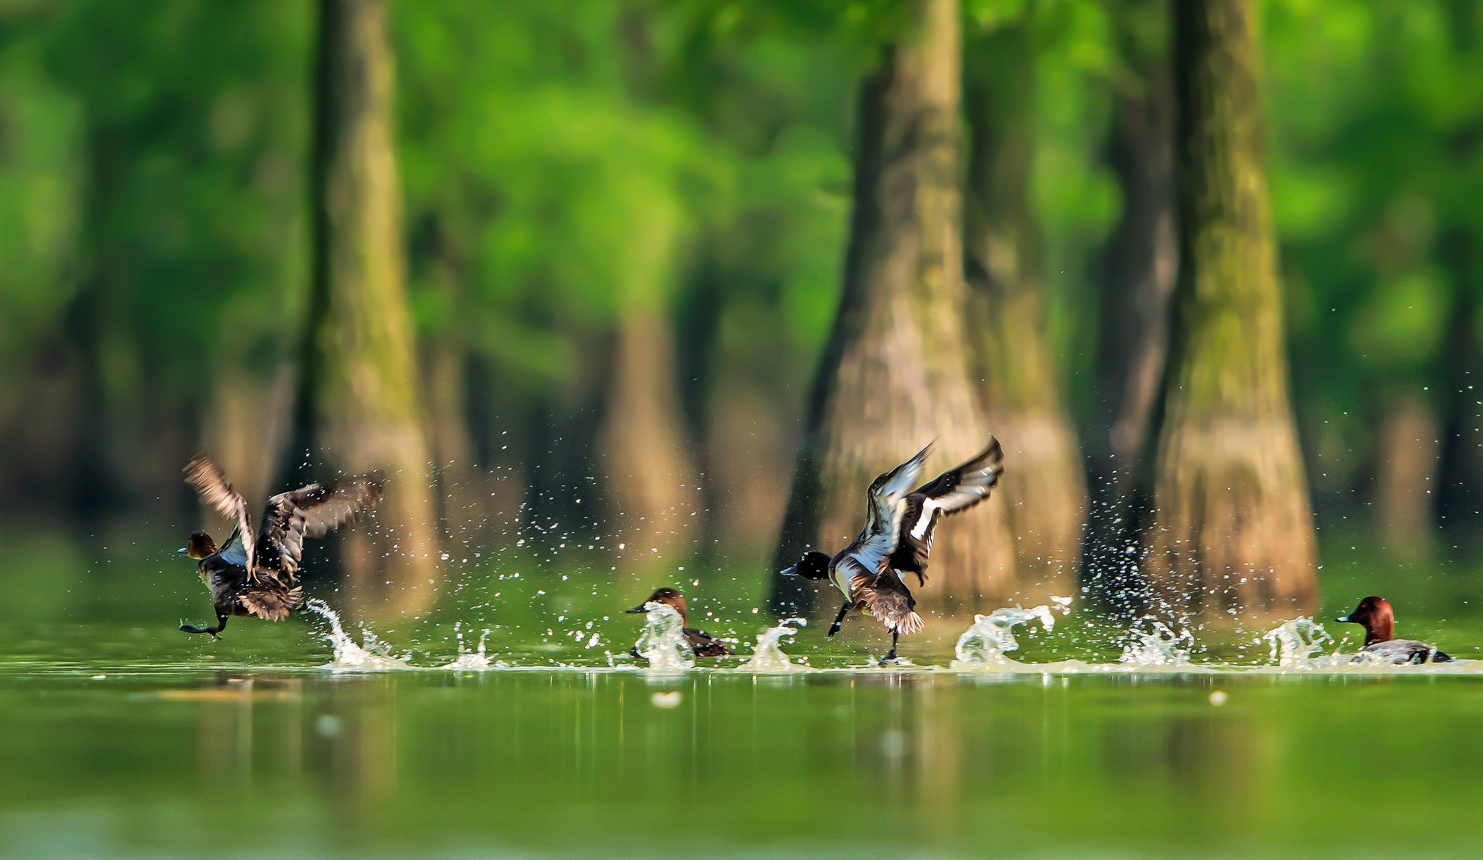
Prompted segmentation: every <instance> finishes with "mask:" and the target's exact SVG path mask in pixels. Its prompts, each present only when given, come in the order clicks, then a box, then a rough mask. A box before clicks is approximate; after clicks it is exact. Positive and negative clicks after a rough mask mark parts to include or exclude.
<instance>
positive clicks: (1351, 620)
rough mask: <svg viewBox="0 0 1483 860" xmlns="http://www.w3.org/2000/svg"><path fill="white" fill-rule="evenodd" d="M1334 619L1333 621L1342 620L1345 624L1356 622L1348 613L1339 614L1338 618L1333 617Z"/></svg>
mask: <svg viewBox="0 0 1483 860" xmlns="http://www.w3.org/2000/svg"><path fill="white" fill-rule="evenodd" d="M1334 620H1335V621H1342V622H1344V623H1345V624H1355V623H1357V622H1355V620H1354V619H1353V618H1350V617H1349V616H1348V615H1340V616H1339V617H1338V618H1335V619H1334Z"/></svg>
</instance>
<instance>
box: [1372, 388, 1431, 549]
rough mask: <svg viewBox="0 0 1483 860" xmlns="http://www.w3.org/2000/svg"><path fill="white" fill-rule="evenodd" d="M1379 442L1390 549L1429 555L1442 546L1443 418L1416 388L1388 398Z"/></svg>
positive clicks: (1381, 499)
mask: <svg viewBox="0 0 1483 860" xmlns="http://www.w3.org/2000/svg"><path fill="white" fill-rule="evenodd" d="M1385 399H1386V402H1387V405H1386V407H1385V412H1384V414H1383V415H1382V416H1381V418H1380V427H1379V433H1378V434H1377V439H1376V443H1377V444H1376V446H1375V525H1376V527H1377V528H1378V531H1379V534H1380V539H1381V542H1382V543H1383V545H1384V546H1385V549H1386V551H1387V552H1389V553H1390V554H1391V555H1393V556H1395V557H1396V558H1399V559H1402V560H1412V561H1415V560H1421V561H1425V560H1427V559H1429V558H1431V557H1432V555H1433V553H1434V552H1435V550H1436V549H1437V543H1436V535H1437V523H1436V517H1435V515H1434V508H1433V504H1434V498H1435V496H1434V492H1433V491H1434V490H1435V489H1436V487H1437V485H1438V483H1439V480H1438V479H1439V478H1440V469H1439V468H1438V467H1439V466H1440V465H1441V457H1440V454H1441V444H1440V436H1441V422H1440V421H1439V420H1438V418H1437V412H1436V410H1435V409H1434V408H1433V407H1432V404H1431V403H1430V402H1428V401H1427V399H1426V398H1425V397H1422V396H1420V395H1418V394H1416V393H1412V392H1397V393H1395V394H1394V395H1393V396H1391V397H1388V398H1385Z"/></svg>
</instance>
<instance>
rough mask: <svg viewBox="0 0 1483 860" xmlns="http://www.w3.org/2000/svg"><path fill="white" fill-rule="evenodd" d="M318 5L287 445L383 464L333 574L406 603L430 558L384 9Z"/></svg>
mask: <svg viewBox="0 0 1483 860" xmlns="http://www.w3.org/2000/svg"><path fill="white" fill-rule="evenodd" d="M319 12H320V30H319V64H318V69H317V72H316V74H317V89H318V105H317V114H316V118H315V152H314V161H313V191H312V193H313V195H314V199H313V207H314V255H315V258H314V280H313V287H312V293H311V296H310V302H309V314H308V323H307V337H306V341H305V346H304V350H303V360H302V364H301V367H300V373H301V375H302V376H301V380H300V384H299V394H298V397H297V403H298V406H297V412H298V418H297V421H296V424H297V431H296V434H297V435H296V437H295V438H296V443H295V445H294V446H293V448H291V449H290V452H289V456H290V457H295V458H297V457H300V456H302V455H303V452H304V450H305V448H308V449H309V450H311V451H313V452H314V453H315V454H317V455H318V456H319V457H322V458H323V459H324V460H326V461H328V462H329V463H330V464H332V465H335V466H338V467H340V468H342V469H344V470H346V471H352V472H358V471H363V470H366V469H371V468H383V469H385V470H386V471H387V473H388V477H389V478H390V483H389V486H388V488H387V494H386V499H385V500H384V501H383V502H382V504H381V506H380V508H379V510H378V511H377V513H376V523H375V527H374V528H373V527H370V526H367V525H365V524H362V525H361V526H358V527H353V528H351V529H349V530H348V533H347V535H346V537H345V540H344V544H343V546H344V549H345V552H344V563H345V571H344V573H345V581H346V584H347V585H348V586H349V595H350V598H351V600H352V602H353V603H355V604H359V605H363V606H368V607H373V608H376V609H391V610H394V611H401V612H404V613H410V612H416V611H419V610H421V609H423V608H426V607H427V606H428V605H430V603H431V602H432V598H433V592H434V588H433V587H434V585H435V581H436V579H437V578H438V576H439V565H438V563H437V550H438V541H437V532H436V512H435V509H434V506H433V505H432V503H431V499H430V498H429V496H430V493H429V489H430V488H429V482H430V477H429V474H428V463H429V445H428V441H427V438H426V434H425V430H424V426H423V424H424V418H423V405H422V403H421V401H420V398H419V386H420V383H419V380H418V368H417V359H416V348H415V344H414V337H413V332H412V325H411V319H410V317H409V315H408V311H407V296H406V285H405V266H406V261H405V257H404V251H403V235H402V220H401V209H400V206H401V192H400V188H399V184H398V182H399V180H398V175H397V164H396V153H395V150H394V148H393V144H392V101H391V100H392V80H393V79H392V55H391V47H390V45H389V43H388V41H387V34H386V9H385V4H384V3H383V2H382V0H320V4H319ZM300 476H301V477H302V476H303V471H302V470H301V473H300Z"/></svg>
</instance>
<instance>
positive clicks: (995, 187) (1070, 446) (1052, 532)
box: [965, 25, 1087, 593]
mask: <svg viewBox="0 0 1483 860" xmlns="http://www.w3.org/2000/svg"><path fill="white" fill-rule="evenodd" d="M1027 29H1028V28H1027V26H1026V25H1021V26H1017V27H1012V28H1007V29H1004V30H1001V31H1000V32H998V33H995V34H993V35H992V36H990V37H988V38H986V39H982V40H979V41H978V42H976V43H975V44H974V45H973V49H972V51H971V56H970V58H969V61H968V67H969V74H968V76H967V78H966V79H967V81H968V87H969V90H968V97H967V115H968V121H969V126H970V131H971V137H972V149H971V151H970V155H969V161H968V195H967V201H966V205H965V209H966V217H965V229H966V236H965V243H966V246H967V260H966V269H967V282H968V295H969V305H968V307H969V313H968V319H969V321H970V326H971V328H972V331H971V333H970V335H969V339H970V341H971V342H972V343H973V344H974V345H976V346H977V360H978V372H977V374H976V375H977V376H978V377H979V378H981V379H982V383H981V393H982V396H983V401H984V405H985V410H986V412H987V414H988V418H989V425H990V428H991V429H992V430H993V431H994V433H995V435H997V436H998V437H999V439H1000V440H1001V441H1002V442H1003V444H1004V456H1005V459H1006V460H1007V461H1008V462H1009V463H1010V467H1009V468H1008V469H1006V470H1005V473H1004V478H1003V481H1002V482H1001V488H1002V489H1001V491H1000V492H1001V493H1002V494H1003V498H1004V499H1005V502H1006V511H1007V514H1008V519H1009V527H1010V531H1011V532H1012V533H1013V535H1014V548H1015V553H1016V556H1015V564H1016V572H1017V578H1018V579H1019V581H1020V582H1021V583H1025V584H1031V585H1033V586H1035V587H1036V588H1037V589H1039V590H1045V591H1055V592H1057V593H1060V592H1062V591H1064V589H1065V587H1066V586H1067V585H1069V584H1070V583H1072V582H1074V581H1075V570H1076V565H1077V563H1078V562H1079V561H1080V555H1081V537H1082V528H1083V518H1084V516H1085V513H1086V501H1087V493H1086V481H1085V478H1084V476H1083V472H1082V463H1081V455H1080V452H1079V451H1078V446H1077V440H1076V433H1075V430H1074V429H1073V427H1072V425H1071V417H1070V415H1069V414H1068V413H1067V411H1066V404H1065V399H1064V396H1063V393H1062V384H1061V379H1060V378H1059V375H1058V373H1057V368H1056V363H1055V360H1054V359H1053V358H1052V356H1051V351H1050V347H1049V344H1048V343H1047V342H1046V339H1047V332H1046V320H1045V303H1044V300H1043V298H1042V296H1043V293H1044V290H1045V281H1044V279H1043V277H1042V274H1043V273H1042V272H1041V268H1040V253H1039V237H1038V235H1037V231H1036V228H1035V220H1034V214H1033V213H1032V211H1031V208H1030V188H1029V184H1030V168H1031V166H1032V162H1033V160H1034V148H1035V135H1034V105H1035V90H1034V86H1035V85H1034V75H1033V69H1034V52H1033V50H1032V46H1031V42H1030V35H1029V33H1028V32H1027Z"/></svg>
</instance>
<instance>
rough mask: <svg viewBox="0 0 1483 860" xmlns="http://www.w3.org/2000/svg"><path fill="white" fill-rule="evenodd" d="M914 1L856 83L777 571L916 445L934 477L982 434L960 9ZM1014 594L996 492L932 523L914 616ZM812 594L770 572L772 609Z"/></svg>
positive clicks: (826, 534) (830, 537) (826, 544)
mask: <svg viewBox="0 0 1483 860" xmlns="http://www.w3.org/2000/svg"><path fill="white" fill-rule="evenodd" d="M915 9H916V10H917V12H918V22H919V27H918V29H917V31H916V32H915V33H913V34H912V35H910V36H908V37H906V38H905V39H904V40H903V41H902V42H901V43H900V44H898V45H896V46H894V47H892V48H890V49H888V50H887V52H886V57H885V61H884V64H883V66H882V68H881V69H880V71H879V72H877V73H876V74H874V75H872V76H871V77H870V78H869V79H868V80H867V81H866V82H865V83H864V86H863V88H862V92H861V98H860V118H859V126H860V147H859V155H858V158H857V161H856V166H855V211H854V216H853V220H852V223H851V235H850V248H849V254H848V257H847V259H846V263H845V284H844V295H843V297H842V300H841V304H840V310H839V316H838V318H837V319H836V321H835V325H834V331H833V333H832V334H831V336H830V341H829V345H828V347H827V349H826V352H825V355H824V357H823V361H822V364H821V366H820V369H819V374H818V377H817V378H816V380H815V385H814V391H813V398H812V403H811V405H810V414H809V419H808V424H807V427H806V428H805V434H804V438H803V440H802V443H801V446H800V453H799V460H798V468H797V471H796V473H795V475H794V479H793V489H792V493H791V496H790V498H789V502H788V507H787V513H786V515H785V517H784V520H783V532H782V537H781V540H780V544H779V549H778V555H777V558H776V567H777V568H778V569H781V568H783V567H785V566H787V565H790V564H792V563H793V562H794V561H796V560H797V558H798V556H799V554H800V553H802V552H803V550H805V549H807V548H810V547H813V548H817V549H820V550H823V551H827V552H831V553H832V552H835V551H837V550H839V549H841V548H843V547H844V545H845V544H846V543H848V542H849V541H850V540H851V539H853V538H854V536H855V535H856V534H857V533H858V532H859V530H860V527H861V525H862V524H863V516H864V511H865V507H866V503H865V498H866V496H865V493H866V488H867V487H869V485H870V482H871V481H872V480H873V479H874V478H875V477H876V476H877V475H878V474H880V473H882V472H884V471H886V470H887V469H890V468H892V467H894V466H896V465H897V464H899V463H901V462H902V461H904V460H906V459H907V458H908V457H910V456H911V455H912V454H915V453H916V451H917V450H918V449H919V448H921V447H922V446H923V445H926V444H927V443H929V442H931V441H933V440H934V439H936V440H937V446H936V453H935V454H934V455H933V456H932V458H931V459H930V460H929V461H928V463H927V474H926V475H924V477H931V475H932V474H934V473H935V471H936V470H940V469H943V468H947V467H950V466H953V465H956V464H957V463H958V462H960V461H962V460H964V459H967V458H968V457H969V456H971V455H973V454H975V453H977V452H978V451H979V449H980V448H982V447H983V445H984V443H985V441H986V440H987V438H988V428H987V426H986V422H985V421H984V418H983V415H982V413H981V410H980V406H979V403H978V398H977V396H976V393H975V392H974V390H973V386H972V384H971V383H970V382H969V377H968V372H967V371H968V357H969V353H968V340H967V334H966V332H965V331H964V326H963V315H964V308H965V295H964V293H965V290H964V284H963V276H962V271H963V247H962V232H961V230H962V227H961V217H962V211H961V210H962V203H961V195H960V192H959V189H958V139H959V123H958V109H959V102H960V86H961V83H960V81H961V79H960V66H961V44H960V41H959V38H960V37H959V21H958V16H959V7H958V3H957V2H956V0H920V2H918V3H917V4H916V6H915ZM1006 468H1007V469H1009V470H1013V469H1015V468H1017V466H1016V464H1015V463H1014V461H1012V460H1011V461H1008V463H1007V464H1006ZM1013 588H1014V552H1013V546H1012V544H1011V542H1010V539H1009V532H1008V528H1007V527H1006V523H1005V507H1004V500H1003V499H1002V498H998V497H996V498H994V499H991V500H990V501H989V502H988V503H986V504H982V505H979V506H978V507H976V508H974V509H973V510H970V511H968V512H967V513H964V514H962V515H959V516H957V517H954V518H953V519H952V520H951V521H949V522H945V523H943V524H942V527H941V528H940V529H939V530H938V532H937V539H936V543H935V544H934V547H933V553H932V568H931V580H930V581H929V582H928V584H927V586H926V587H925V588H922V589H920V590H919V592H918V601H919V604H921V605H920V606H919V611H920V610H923V609H925V610H926V611H929V612H930V611H933V610H936V611H941V610H944V609H950V610H951V609H962V610H964V611H969V610H972V609H975V608H980V607H981V606H983V604H984V603H985V602H989V601H995V600H999V599H1002V598H1003V597H1005V596H1006V595H1008V594H1009V593H1010V592H1011V591H1012V590H1013ZM815 593H816V592H815V588H814V586H813V584H812V583H807V582H804V581H803V580H799V579H797V578H796V577H781V576H776V577H775V578H774V582H773V588H772V600H771V602H772V604H773V606H774V607H775V608H779V609H787V610H791V611H799V610H804V609H807V608H809V607H811V606H812V604H813V597H814V594H815ZM827 599H828V602H829V603H830V604H833V603H834V600H835V598H834V596H830V597H829V598H827Z"/></svg>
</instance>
